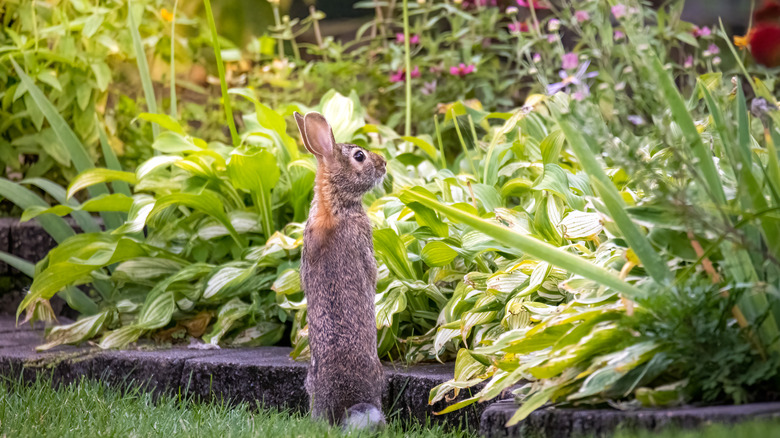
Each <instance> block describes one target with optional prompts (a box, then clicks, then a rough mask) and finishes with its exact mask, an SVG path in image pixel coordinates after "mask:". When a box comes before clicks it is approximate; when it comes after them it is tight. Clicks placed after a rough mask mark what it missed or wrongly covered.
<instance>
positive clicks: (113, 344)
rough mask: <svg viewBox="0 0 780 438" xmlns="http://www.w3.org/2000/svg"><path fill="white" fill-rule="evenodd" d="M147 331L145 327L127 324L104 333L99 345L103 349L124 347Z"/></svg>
mask: <svg viewBox="0 0 780 438" xmlns="http://www.w3.org/2000/svg"><path fill="white" fill-rule="evenodd" d="M145 332H146V329H144V328H143V327H138V326H136V325H133V324H131V325H127V326H124V327H121V328H118V329H116V330H113V331H110V332H108V333H106V334H105V335H103V338H102V339H101V340H100V344H98V346H99V347H100V348H103V349H109V348H123V347H125V346H126V345H127V344H129V343H131V342H135V341H137V340H138V338H139V337H141V335H142V334H144V333H145Z"/></svg>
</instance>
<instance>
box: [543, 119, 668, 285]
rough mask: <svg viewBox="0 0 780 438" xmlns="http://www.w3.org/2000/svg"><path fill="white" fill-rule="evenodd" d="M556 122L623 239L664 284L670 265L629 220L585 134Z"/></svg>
mask: <svg viewBox="0 0 780 438" xmlns="http://www.w3.org/2000/svg"><path fill="white" fill-rule="evenodd" d="M558 125H559V126H560V127H561V131H563V135H564V136H565V137H566V140H568V142H569V145H570V146H571V148H572V149H573V150H574V155H576V156H577V159H578V160H579V162H580V164H581V165H582V168H583V169H584V170H585V172H586V173H587V174H588V175H589V176H590V180H591V184H593V186H594V188H595V189H596V191H597V192H598V194H599V196H600V197H601V199H602V201H603V202H604V205H605V206H606V207H607V209H608V210H609V214H610V215H611V216H612V220H613V221H615V224H616V225H617V226H618V228H620V231H621V232H622V233H623V237H624V238H625V239H626V242H627V243H628V245H629V246H630V247H631V249H632V250H633V251H634V253H635V254H636V256H637V257H638V258H639V260H640V261H641V262H642V265H643V266H644V267H645V270H647V273H648V274H650V276H651V277H652V278H653V279H654V280H655V281H656V282H658V283H663V282H665V281H666V280H667V279H669V278H670V272H669V268H668V267H667V266H666V264H665V263H664V261H663V259H662V258H661V256H660V255H659V254H658V253H657V252H656V251H655V250H654V249H653V246H652V245H651V244H650V241H649V240H648V239H647V237H646V236H645V235H644V234H643V233H642V231H641V230H640V229H639V227H638V226H637V225H636V224H635V223H634V222H633V221H632V220H631V218H630V217H629V216H628V213H627V212H626V204H625V202H624V201H623V198H622V197H621V196H620V193H619V192H618V190H617V188H615V185H614V184H613V183H612V180H610V179H609V176H607V174H606V173H605V172H604V169H603V168H602V167H601V165H600V164H599V163H598V161H596V157H595V156H594V155H593V153H592V152H591V149H590V148H589V147H588V145H587V143H586V141H585V137H583V135H582V134H581V133H580V131H578V130H576V129H574V127H573V126H572V125H570V124H569V122H568V121H567V120H566V116H562V117H561V118H560V119H559V120H558Z"/></svg>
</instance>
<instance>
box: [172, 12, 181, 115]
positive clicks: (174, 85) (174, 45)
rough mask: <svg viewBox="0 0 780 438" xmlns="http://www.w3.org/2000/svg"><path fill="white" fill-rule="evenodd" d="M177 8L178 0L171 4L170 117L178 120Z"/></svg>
mask: <svg viewBox="0 0 780 438" xmlns="http://www.w3.org/2000/svg"><path fill="white" fill-rule="evenodd" d="M177 6H179V0H176V1H175V2H173V14H172V16H173V18H172V19H171V73H170V75H171V85H170V87H171V117H172V118H174V119H176V118H178V114H179V111H178V108H177V105H176V59H175V56H174V54H175V53H176V44H175V42H176V7H177Z"/></svg>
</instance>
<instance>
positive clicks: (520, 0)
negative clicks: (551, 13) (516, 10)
mask: <svg viewBox="0 0 780 438" xmlns="http://www.w3.org/2000/svg"><path fill="white" fill-rule="evenodd" d="M531 3H533V7H534V9H550V5H548V4H546V3H545V2H543V1H541V0H531V1H527V0H517V5H518V6H523V7H525V8H530V7H531Z"/></svg>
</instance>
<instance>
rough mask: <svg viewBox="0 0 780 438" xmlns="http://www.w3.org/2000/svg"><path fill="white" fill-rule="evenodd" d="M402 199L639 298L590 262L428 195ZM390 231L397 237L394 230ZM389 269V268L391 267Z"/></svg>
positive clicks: (406, 194)
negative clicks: (417, 203)
mask: <svg viewBox="0 0 780 438" xmlns="http://www.w3.org/2000/svg"><path fill="white" fill-rule="evenodd" d="M400 198H401V200H402V201H403V202H419V203H421V204H423V205H425V206H427V207H429V208H432V209H434V210H436V211H438V212H440V213H443V214H445V215H446V216H448V217H450V218H454V219H456V220H458V221H460V222H463V223H465V224H467V225H469V226H471V227H473V228H474V229H476V230H479V231H480V232H481V233H484V234H486V235H488V236H490V237H492V238H494V239H496V240H497V241H499V242H502V243H503V244H505V245H508V246H510V247H514V248H517V249H519V250H521V251H523V252H525V253H527V254H528V255H529V256H531V257H534V258H537V259H540V260H544V261H547V262H549V263H551V264H552V265H554V266H557V267H559V268H562V269H565V270H567V271H570V272H572V273H575V274H577V275H581V276H583V277H586V278H589V279H591V280H594V281H597V282H599V283H601V284H603V285H605V286H608V287H611V288H613V289H615V290H616V291H619V292H622V293H624V294H626V295H627V296H629V297H630V296H636V295H638V294H640V293H641V292H640V291H639V290H638V289H637V288H636V287H634V286H632V285H630V284H628V283H627V282H625V281H623V280H621V279H619V278H618V277H617V276H616V275H614V274H613V273H611V272H609V271H607V270H605V269H604V268H601V267H599V266H596V265H594V264H592V263H589V262H588V261H586V260H584V259H582V258H580V257H577V256H575V255H574V254H571V253H569V252H567V251H565V250H561V249H559V248H556V247H554V246H552V245H549V244H547V243H544V242H542V241H540V240H538V239H535V238H533V237H530V236H527V235H524V234H520V233H518V232H516V231H513V230H511V229H509V228H506V227H503V226H501V225H498V224H496V223H494V222H490V221H487V220H485V219H482V218H480V217H477V216H475V215H473V214H470V213H466V212H464V211H463V210H460V209H457V208H454V207H452V206H448V205H445V204H442V203H440V202H438V201H435V200H433V199H431V198H429V197H427V196H425V195H421V194H419V193H417V192H415V191H414V190H410V189H406V190H404V191H402V192H401V196H400ZM388 231H390V232H391V233H393V234H395V233H394V232H393V231H392V230H388ZM374 236H375V244H374V246H375V247H376V246H377V245H376V240H377V239H376V234H375V235H374ZM396 238H397V236H396ZM401 258H402V260H404V261H406V262H407V263H408V259H406V258H405V257H401ZM388 266H390V264H389V263H388ZM391 269H392V268H391Z"/></svg>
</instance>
